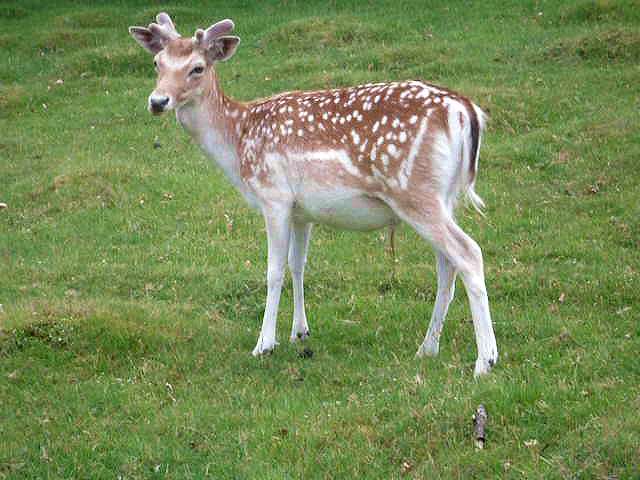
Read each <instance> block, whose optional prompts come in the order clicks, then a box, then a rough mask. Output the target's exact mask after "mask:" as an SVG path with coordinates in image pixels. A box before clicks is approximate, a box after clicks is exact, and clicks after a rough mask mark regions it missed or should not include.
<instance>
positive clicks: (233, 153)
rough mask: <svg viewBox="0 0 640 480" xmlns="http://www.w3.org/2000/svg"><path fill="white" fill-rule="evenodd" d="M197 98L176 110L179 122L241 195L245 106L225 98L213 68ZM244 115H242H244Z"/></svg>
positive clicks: (243, 188)
mask: <svg viewBox="0 0 640 480" xmlns="http://www.w3.org/2000/svg"><path fill="white" fill-rule="evenodd" d="M207 75H208V76H209V78H208V79H207V81H206V82H205V85H206V86H205V87H204V89H203V91H202V93H201V94H200V95H198V96H197V97H196V98H194V99H193V100H191V101H189V102H187V103H185V104H184V105H181V106H180V107H178V108H177V109H176V118H177V119H178V122H179V123H180V124H181V125H182V126H183V127H184V128H185V130H187V132H189V134H190V135H191V136H192V137H193V138H194V140H196V141H197V142H198V144H199V145H200V146H201V147H202V149H203V150H204V151H205V152H206V153H207V154H208V155H209V156H210V157H212V158H213V159H214V160H215V162H216V163H217V164H218V166H220V168H222V170H223V171H224V173H225V174H226V175H227V177H228V178H229V180H230V181H231V183H232V184H233V185H234V186H235V187H236V188H238V189H239V190H241V191H242V192H243V193H245V192H244V190H245V189H246V188H245V186H244V184H243V182H242V179H241V177H240V156H239V154H238V139H239V136H240V132H241V131H242V125H241V122H242V121H243V120H244V118H246V113H245V112H246V109H247V107H246V106H244V105H243V104H241V103H239V102H236V101H234V100H232V99H230V98H227V97H226V96H225V95H224V93H223V92H222V89H221V88H220V84H219V82H218V78H217V76H216V74H215V71H214V70H213V69H210V70H209V73H208V74H207ZM243 114H244V115H243Z"/></svg>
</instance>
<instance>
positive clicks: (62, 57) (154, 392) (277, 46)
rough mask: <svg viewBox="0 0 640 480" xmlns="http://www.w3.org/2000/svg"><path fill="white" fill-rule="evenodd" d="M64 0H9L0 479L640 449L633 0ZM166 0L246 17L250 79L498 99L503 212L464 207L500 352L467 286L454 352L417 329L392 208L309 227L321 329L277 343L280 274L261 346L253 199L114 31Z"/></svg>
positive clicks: (425, 287)
mask: <svg viewBox="0 0 640 480" xmlns="http://www.w3.org/2000/svg"><path fill="white" fill-rule="evenodd" d="M50 3H51V2H36V1H24V2H22V1H21V2H13V3H11V2H8V3H7V2H5V3H3V4H2V5H1V6H0V131H1V132H2V133H1V134H0V202H5V203H6V204H7V205H8V208H6V209H3V210H0V279H1V280H0V303H1V304H2V312H1V313H0V326H1V329H0V479H4V478H203V477H205V474H208V475H209V477H212V478H260V479H263V478H274V479H281V478H400V477H408V478H444V479H448V478H463V479H467V478H495V477H498V478H544V479H549V478H575V479H582V478H602V479H605V478H619V479H626V478H637V477H638V476H640V461H639V460H638V459H639V458H640V448H639V445H640V420H639V419H640V417H639V416H638V410H639V409H640V387H639V379H640V367H639V365H640V364H639V363H638V351H639V349H640V328H639V326H638V325H639V323H638V309H639V308H640V302H639V300H640V294H639V293H638V292H639V291H640V288H639V287H640V282H639V276H640V273H639V269H640V249H639V247H640V220H639V219H640V187H639V186H638V185H639V183H638V178H640V177H639V175H640V166H639V165H640V163H639V162H638V160H639V158H640V141H639V137H638V131H639V126H640V125H639V123H640V122H639V117H638V107H639V106H640V83H639V82H638V75H639V73H640V70H639V68H638V61H639V60H640V8H638V4H637V2H635V1H632V0H629V1H623V0H620V1H615V0H598V1H584V0H581V1H578V2H566V5H563V4H562V3H563V2H553V1H548V0H547V1H535V2H534V1H523V2H512V4H511V5H507V4H505V2H498V1H485V2H467V1H457V2H448V1H444V0H442V1H434V2H429V5H428V6H427V5H426V6H424V7H421V8H418V9H416V8H415V5H416V4H417V3H418V2H414V1H408V0H396V1H376V2H355V1H350V2H348V1H344V2H342V1H340V2H337V1H331V2H306V1H305V2H303V1H295V0H288V1H287V0H283V1H280V2H278V1H275V0H272V1H268V2H255V5H254V2H229V1H227V2H208V3H202V4H198V5H194V2H184V4H182V3H180V4H178V3H172V4H158V6H153V7H149V3H148V2H124V1H119V2H100V3H99V5H98V6H93V7H88V6H87V5H88V4H87V3H86V2H84V3H83V2H67V3H65V2H56V3H55V5H53V6H52V5H51V4H50ZM159 10H166V11H168V12H170V13H171V14H172V16H173V17H174V20H175V21H176V23H177V25H178V28H179V29H180V30H181V31H182V32H183V33H185V34H191V33H192V32H193V30H194V29H195V28H196V27H197V26H201V27H206V26H207V25H208V24H209V23H212V22H213V21H216V20H219V19H221V18H224V17H231V18H233V19H234V20H235V22H236V25H237V32H238V34H239V35H240V36H241V37H242V38H243V43H242V45H241V47H240V49H239V51H238V53H237V55H236V56H235V57H234V58H233V60H232V61H230V62H229V63H227V64H224V65H221V66H220V67H219V72H220V76H221V77H222V82H223V85H224V87H225V89H226V91H227V93H228V94H230V95H232V96H234V97H236V98H240V99H251V98H255V97H263V96H268V95H271V94H274V93H277V92H279V91H282V90H291V89H298V88H302V89H307V88H308V89H316V88H322V87H332V86H337V85H348V84H355V83H359V82H366V81H383V80H396V79H407V78H424V79H427V80H431V81H434V82H436V83H441V84H444V85H447V86H449V87H451V88H454V89H456V90H460V91H462V92H465V93H466V94H467V95H469V96H470V97H472V98H473V99H475V100H476V101H477V102H478V103H479V104H480V105H482V106H483V107H484V108H485V109H486V110H487V111H488V112H490V114H491V122H490V126H489V129H488V132H487V135H486V138H485V142H484V145H483V149H482V157H481V167H480V176H479V179H478V185H477V190H478V192H479V193H480V194H481V195H482V196H483V197H484V199H485V201H486V202H487V204H488V211H487V214H488V217H487V219H486V220H483V219H481V218H479V217H478V216H476V215H474V214H472V213H471V212H470V211H467V210H461V211H460V214H459V217H460V221H461V224H462V225H463V227H464V228H465V229H466V230H467V231H468V232H469V233H470V234H471V235H472V236H473V237H474V238H476V240H477V241H478V242H479V243H480V245H481V246H482V247H483V250H484V253H485V263H486V274H487V283H488V289H489V293H490V298H491V302H492V312H493V316H494V320H495V330H496V336H497V339H498V346H499V348H500V352H501V357H500V362H499V363H498V365H497V367H496V368H495V370H494V372H493V373H492V374H491V375H490V376H488V377H485V378H482V379H481V380H479V381H476V380H474V379H473V376H472V370H473V363H474V360H475V343H474V340H473V332H472V327H471V325H470V321H469V318H470V313H469V309H468V305H467V302H466V298H465V295H464V292H463V288H462V285H459V286H458V295H457V297H456V299H455V300H454V302H453V304H452V307H451V310H450V313H449V317H448V321H447V324H446V326H445V330H444V336H443V340H442V345H441V354H440V356H439V357H438V358H437V359H425V360H417V359H415V358H414V357H413V354H414V352H415V350H416V349H417V347H418V345H419V344H420V342H421V341H422V338H423V335H424V333H425V331H426V328H427V321H428V318H429V316H430V313H431V308H432V305H433V301H434V297H435V286H436V280H435V273H434V270H435V266H434V259H433V254H432V252H431V250H430V248H429V247H428V246H427V245H426V244H425V243H424V242H422V241H421V240H420V239H419V238H418V237H417V235H416V234H415V233H414V232H412V231H411V230H410V229H408V228H402V229H401V230H400V231H399V232H398V234H397V238H396V240H397V244H398V245H397V246H398V263H397V265H396V266H395V271H396V275H395V277H392V264H391V259H390V258H389V256H388V255H387V254H386V253H385V244H386V242H385V239H384V236H383V235H382V234H381V233H376V234H356V233H348V232H337V231H332V230H328V229H325V228H322V227H320V228H317V229H316V230H315V233H314V239H313V242H312V246H311V257H310V262H309V267H308V269H307V278H306V285H307V312H308V315H309V320H310V325H311V328H312V330H313V337H312V338H311V339H310V341H309V343H308V344H307V345H308V346H309V348H311V349H312V350H313V352H314V355H313V357H312V358H302V357H301V356H299V355H298V353H299V351H300V350H301V348H302V347H300V346H292V345H289V344H288V342H286V338H287V336H288V333H289V327H290V321H291V314H292V306H291V303H292V301H291V287H290V285H287V288H286V289H285V292H284V294H283V302H282V307H281V311H280V317H279V318H280V322H279V323H280V332H279V338H280V341H281V344H280V346H279V347H278V349H277V351H276V353H275V354H274V355H272V356H268V357H265V358H261V359H257V360H256V359H254V358H252V357H251V356H250V355H249V352H250V351H251V349H252V347H253V345H254V342H255V340H256V338H257V335H258V331H259V327H260V322H261V316H262V312H263V308H264V296H265V269H266V259H265V258H266V240H265V235H264V227H263V223H262V219H261V218H260V217H259V215H258V214H256V213H255V212H252V211H250V210H249V209H248V207H246V206H245V205H244V203H243V201H242V200H241V199H240V197H239V196H238V195H237V194H236V193H235V192H234V191H233V189H232V188H231V186H230V185H229V184H227V183H226V181H225V179H224V178H223V176H222V174H221V173H220V172H219V171H218V170H216V169H214V168H212V167H211V164H210V162H209V161H208V160H207V159H205V157H204V156H203V155H202V154H201V153H200V152H199V150H198V149H197V147H196V146H194V145H193V144H192V143H191V142H190V140H189V139H188V137H187V134H186V133H185V132H183V131H182V130H181V129H180V128H179V126H178V125H177V124H176V122H175V119H174V118H171V117H167V118H161V119H158V118H152V117H151V116H150V115H149V114H148V113H147V112H146V110H145V104H146V98H147V95H148V94H149V92H150V91H151V90H152V88H153V85H154V72H153V68H152V65H151V59H150V57H149V56H148V55H147V54H146V53H145V52H143V51H142V50H141V49H140V48H139V47H138V46H137V45H136V44H135V43H134V42H133V40H132V39H130V38H129V37H128V34H127V30H126V29H127V26H129V25H131V24H143V25H144V24H147V23H149V21H150V20H151V19H152V17H153V15H154V14H155V13H157V12H158V11H159ZM43 13H46V14H44V15H43ZM58 79H61V80H63V83H62V84H59V83H60V82H58V83H56V81H57V80H58ZM156 138H157V139H158V141H159V142H160V144H161V148H157V149H155V148H154V146H153V145H154V141H155V140H156ZM479 403H484V404H485V405H486V407H487V410H488V412H489V415H490V419H489V425H488V429H487V435H488V441H487V448H486V450H484V451H482V452H477V451H475V450H474V447H473V438H472V427H471V415H472V413H473V411H474V410H475V408H476V407H477V405H478V404H479Z"/></svg>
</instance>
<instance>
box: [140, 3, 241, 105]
mask: <svg viewBox="0 0 640 480" xmlns="http://www.w3.org/2000/svg"><path fill="white" fill-rule="evenodd" d="M156 22H157V23H151V24H150V25H149V26H148V27H147V28H145V27H129V33H130V34H131V36H132V37H133V38H134V39H135V40H136V41H137V42H138V43H139V44H140V45H141V46H142V47H143V48H144V49H145V50H147V51H149V52H150V53H152V54H153V55H154V59H153V64H154V66H155V69H156V72H157V73H158V79H157V82H156V88H155V89H154V90H153V91H152V92H151V95H149V111H150V112H151V113H153V114H154V115H160V114H162V113H164V112H166V111H168V110H172V109H174V108H177V107H180V106H181V105H184V104H186V103H188V102H190V101H193V100H195V99H197V97H198V96H200V95H202V92H203V90H204V88H203V87H204V86H205V82H206V78H208V76H207V75H206V73H207V72H208V71H209V70H210V69H212V68H213V65H214V64H215V63H216V62H222V61H225V60H228V59H229V58H231V57H232V56H233V54H234V53H235V51H236V49H237V48H238V44H239V43H240V38H239V37H236V36H232V35H229V33H231V32H232V31H233V28H234V24H233V22H232V21H231V20H228V19H227V20H222V21H220V22H218V23H216V24H214V25H212V26H210V27H209V28H207V29H206V30H202V29H197V30H196V32H195V34H194V36H193V38H183V37H181V36H180V34H179V33H178V32H177V31H176V28H175V26H174V24H173V22H172V21H171V18H170V17H169V15H167V14H166V13H164V12H162V13H159V14H158V16H157V17H156Z"/></svg>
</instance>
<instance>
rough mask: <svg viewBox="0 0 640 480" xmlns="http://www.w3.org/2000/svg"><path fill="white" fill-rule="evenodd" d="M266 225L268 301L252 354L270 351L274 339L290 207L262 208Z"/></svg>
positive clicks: (284, 263)
mask: <svg viewBox="0 0 640 480" xmlns="http://www.w3.org/2000/svg"><path fill="white" fill-rule="evenodd" d="M263 213H264V218H265V223H266V226H267V241H268V250H269V254H268V266H267V304H266V307H265V310H264V318H263V320H262V329H261V330H260V337H259V338H258V343H257V344H256V347H255V348H254V349H253V355H254V356H258V355H262V354H264V353H269V352H271V351H272V350H273V349H274V348H275V346H276V345H277V342H276V320H277V317H278V304H279V303H280V293H281V291H282V282H283V280H284V273H285V265H286V263H287V253H288V251H289V239H290V237H291V210H290V208H285V207H265V208H264V209H263Z"/></svg>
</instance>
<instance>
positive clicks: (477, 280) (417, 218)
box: [396, 206, 498, 376]
mask: <svg viewBox="0 0 640 480" xmlns="http://www.w3.org/2000/svg"><path fill="white" fill-rule="evenodd" d="M418 211H419V210H418V209H410V210H406V211H404V210H402V209H396V213H397V214H398V215H399V216H400V217H401V218H402V219H404V220H405V221H407V222H408V223H409V224H410V225H411V226H412V227H413V228H414V229H415V230H416V231H417V232H418V233H419V234H420V235H421V236H422V237H423V238H424V239H426V240H427V241H429V242H430V243H431V244H432V245H433V246H434V248H435V249H436V250H437V251H438V253H439V254H441V255H443V256H444V257H446V259H447V260H448V261H449V262H450V263H451V265H452V266H453V268H454V270H455V271H457V272H459V273H460V274H461V276H462V281H463V283H464V287H465V289H466V291H467V297H468V298H469V304H470V306H471V315H472V317H473V327H474V330H475V336H476V345H477V348H478V358H477V360H476V365H475V375H476V376H478V375H482V374H485V373H488V372H489V370H491V367H492V366H493V365H495V363H496V362H497V361H498V348H497V346H496V339H495V335H494V333H493V325H492V323H491V313H490V311H489V299H488V296H487V288H486V285H485V281H484V269H483V262H482V251H481V250H480V247H479V246H478V244H477V243H476V242H475V241H474V240H473V239H472V238H471V237H469V236H468V235H467V234H466V233H464V232H463V231H462V229H461V228H460V227H459V226H458V225H456V223H455V222H454V220H453V218H452V217H451V215H450V214H449V213H448V212H447V211H446V209H445V208H444V207H442V208H440V207H437V206H434V208H431V209H430V211H429V212H427V213H416V212H418ZM436 303H437V301H436ZM443 303H444V302H443ZM436 307H438V305H436ZM427 338H428V335H427Z"/></svg>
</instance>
